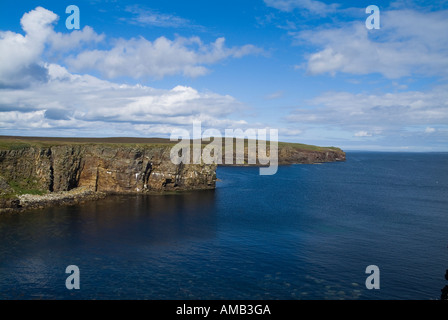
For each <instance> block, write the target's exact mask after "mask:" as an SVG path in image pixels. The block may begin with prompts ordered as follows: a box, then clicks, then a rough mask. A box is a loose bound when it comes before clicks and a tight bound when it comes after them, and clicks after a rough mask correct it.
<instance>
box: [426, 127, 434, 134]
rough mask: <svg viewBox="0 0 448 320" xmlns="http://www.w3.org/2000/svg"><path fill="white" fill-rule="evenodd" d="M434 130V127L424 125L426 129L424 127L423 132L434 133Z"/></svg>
mask: <svg viewBox="0 0 448 320" xmlns="http://www.w3.org/2000/svg"><path fill="white" fill-rule="evenodd" d="M434 132H436V129H434V128H431V127H426V129H425V133H434Z"/></svg>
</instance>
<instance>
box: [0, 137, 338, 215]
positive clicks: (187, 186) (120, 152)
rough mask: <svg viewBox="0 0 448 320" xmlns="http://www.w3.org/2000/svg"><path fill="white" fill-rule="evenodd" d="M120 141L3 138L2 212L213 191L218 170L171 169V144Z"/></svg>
mask: <svg viewBox="0 0 448 320" xmlns="http://www.w3.org/2000/svg"><path fill="white" fill-rule="evenodd" d="M119 139H120V138H117V140H114V139H91V140H89V139H63V138H53V139H52V138H41V139H39V138H23V137H21V138H20V139H19V138H18V137H8V138H5V137H3V138H2V139H0V209H1V208H20V207H24V208H25V207H41V206H45V204H46V203H48V204H58V203H62V204H64V203H76V202H79V201H82V200H84V199H96V198H98V197H101V196H103V195H106V194H110V193H146V192H166V191H177V190H180V191H182V190H196V189H214V188H215V183H216V165H215V164H211V165H207V164H188V165H186V164H182V163H181V164H179V165H175V164H173V163H172V162H171V161H170V150H171V148H172V146H173V143H171V142H170V141H169V140H163V139H134V140H130V141H128V140H126V141H124V142H123V139H121V140H119ZM132 141H134V143H130V142H132ZM278 155H279V159H278V160H279V164H280V165H281V164H292V163H316V162H330V161H343V160H345V153H344V152H343V151H341V150H340V149H338V148H321V147H314V146H306V145H299V144H285V143H284V144H279V152H278ZM30 194H31V195H30ZM25 195H26V196H25Z"/></svg>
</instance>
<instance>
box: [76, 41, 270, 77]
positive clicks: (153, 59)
mask: <svg viewBox="0 0 448 320" xmlns="http://www.w3.org/2000/svg"><path fill="white" fill-rule="evenodd" d="M261 52H262V50H261V49H259V48H257V47H255V46H253V45H244V46H241V47H232V48H228V47H226V45H225V39H224V38H218V39H216V41H214V42H212V43H209V44H205V43H203V42H202V41H201V40H200V38H198V37H190V38H184V37H177V38H175V39H174V40H170V39H167V38H166V37H163V36H162V37H159V38H157V39H156V40H154V41H149V40H147V39H145V38H143V37H141V38H132V39H129V40H125V39H120V40H118V41H117V42H116V44H115V45H114V46H113V47H112V48H111V49H110V50H90V51H83V52H81V53H80V54H78V55H76V56H75V57H71V58H69V59H67V63H68V65H69V66H70V67H71V68H72V69H73V70H75V71H89V70H99V71H100V72H101V73H102V74H103V75H104V76H106V77H108V78H115V77H120V76H129V77H133V78H137V79H139V78H144V77H154V78H162V77H164V76H169V75H176V74H183V75H185V76H188V77H197V76H202V75H204V74H206V73H207V72H208V71H209V70H208V69H207V68H206V67H205V65H210V64H214V63H217V62H219V61H221V60H224V59H227V58H241V57H243V56H245V55H249V54H258V53H261Z"/></svg>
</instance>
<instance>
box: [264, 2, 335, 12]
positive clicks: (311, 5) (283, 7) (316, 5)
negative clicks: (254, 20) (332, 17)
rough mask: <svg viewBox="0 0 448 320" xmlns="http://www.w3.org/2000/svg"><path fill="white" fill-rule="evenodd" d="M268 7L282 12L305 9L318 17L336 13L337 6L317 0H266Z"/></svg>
mask: <svg viewBox="0 0 448 320" xmlns="http://www.w3.org/2000/svg"><path fill="white" fill-rule="evenodd" d="M264 2H265V4H266V5H267V6H268V7H272V8H275V9H278V10H280V11H287V12H290V11H293V10H295V9H304V10H307V11H309V12H311V13H314V14H318V15H326V14H328V13H330V12H334V11H335V10H336V9H337V8H338V5H337V4H326V3H324V2H321V1H316V0H264Z"/></svg>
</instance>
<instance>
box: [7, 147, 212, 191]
mask: <svg viewBox="0 0 448 320" xmlns="http://www.w3.org/2000/svg"><path fill="white" fill-rule="evenodd" d="M169 156H170V147H169V146H150V147H149V146H148V147H124V146H118V147H113V146H102V145H60V146H51V147H42V148H37V147H29V148H22V149H19V150H7V151H0V175H1V176H2V177H3V179H4V180H6V181H14V182H15V183H17V184H19V185H24V186H27V187H28V188H29V187H30V186H32V187H33V188H35V189H39V190H44V191H50V192H58V191H69V190H71V189H74V188H77V187H86V188H87V189H89V190H92V191H99V192H105V193H111V192H116V193H126V192H132V193H134V192H146V191H157V192H159V191H169V190H191V189H213V188H214V187H215V181H216V173H215V169H216V166H214V165H199V164H195V165H193V164H192V165H183V164H180V165H174V164H173V163H172V162H171V161H170V158H169Z"/></svg>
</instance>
